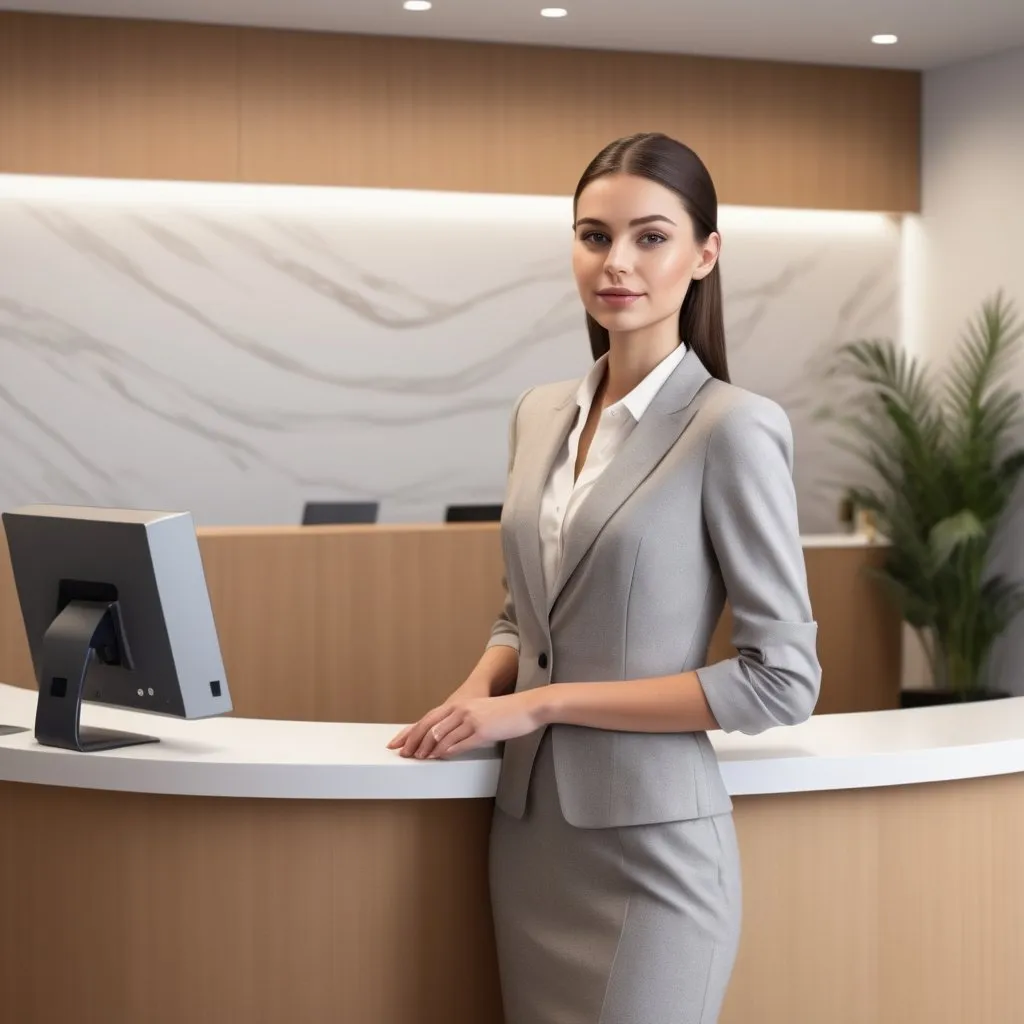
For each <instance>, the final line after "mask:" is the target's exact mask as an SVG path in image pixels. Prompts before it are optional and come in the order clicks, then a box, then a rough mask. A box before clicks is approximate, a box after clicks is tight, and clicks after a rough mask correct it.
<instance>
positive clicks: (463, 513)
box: [444, 505, 501, 523]
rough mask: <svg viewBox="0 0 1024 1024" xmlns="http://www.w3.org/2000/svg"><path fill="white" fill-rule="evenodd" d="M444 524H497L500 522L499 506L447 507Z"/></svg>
mask: <svg viewBox="0 0 1024 1024" xmlns="http://www.w3.org/2000/svg"><path fill="white" fill-rule="evenodd" d="M444 520H445V522H446V523H497V522H499V521H500V520H501V506H500V505H449V506H448V508H447V509H445V514H444Z"/></svg>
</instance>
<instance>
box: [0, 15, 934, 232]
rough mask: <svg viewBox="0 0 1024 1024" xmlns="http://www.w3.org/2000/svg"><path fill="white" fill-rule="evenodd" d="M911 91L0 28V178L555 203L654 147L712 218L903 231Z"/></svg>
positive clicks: (617, 62) (539, 50) (828, 72)
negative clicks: (643, 141) (179, 182)
mask: <svg viewBox="0 0 1024 1024" xmlns="http://www.w3.org/2000/svg"><path fill="white" fill-rule="evenodd" d="M610 84H613V85H614V87H610ZM920 90H921V79H920V75H919V74H918V73H916V72H904V71H887V70H878V69H858V68H838V67H817V66H812V65H803V64H782V63H769V62H759V61H741V60H723V59H713V58H703V57H690V56H673V55H666V54H638V53H609V52H599V51H589V50H567V49H558V48H551V47H529V46H513V45H495V44H483V43H467V42H449V41H440V40H426V39H401V38H393V37H372V36H345V35H336V34H328V33H307V32H288V31H278V30H267V29H252V28H228V27H217V26H207V25H185V24H170V23H161V22H149V21H147V22H134V21H126V20H119V19H89V18H70V17H61V16H49V15H32V14H20V13H15V12H0V171H7V172H19V173H36V174H63V175H86V176H93V175H99V176H109V177H143V178H180V179H200V180H219V181H248V182H289V183H303V184H322V185H352V186H368V187H384V188H415V189H442V190H456V191H471V192H496V193H529V194H533V193H536V194H556V195H565V194H568V193H571V192H572V191H573V189H574V187H575V184H576V181H577V179H578V177H579V175H580V174H581V173H582V171H583V168H584V167H585V166H586V164H587V162H588V161H589V160H590V159H591V157H593V156H594V154H595V153H596V152H597V151H598V150H599V149H600V148H601V147H602V146H604V145H605V144H606V143H607V142H609V141H611V140H612V139H614V138H616V137H618V136H620V135H627V134H631V133H633V132H637V131H664V132H667V133H669V134H671V135H674V136H676V137H678V138H681V139H682V140H683V141H685V142H687V143H688V144H689V145H691V146H692V147H693V148H694V149H696V150H697V152H698V153H700V155H701V156H702V157H703V159H704V160H705V162H706V163H707V164H708V167H709V168H710V170H711V172H712V175H713V177H714V179H715V182H716V185H717V187H718V192H719V198H720V201H721V202H723V203H735V204H747V205H754V206H782V207H805V208H814V209H860V210H883V211H892V212H916V211H918V210H919V209H920V154H919V144H918V139H919V131H920V106H921V101H920Z"/></svg>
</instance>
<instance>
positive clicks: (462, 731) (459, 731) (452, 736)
mask: <svg viewBox="0 0 1024 1024" xmlns="http://www.w3.org/2000/svg"><path fill="white" fill-rule="evenodd" d="M475 733H476V730H475V729H474V728H473V725H472V723H471V722H468V721H467V722H462V723H461V724H460V725H458V726H456V727H455V728H454V729H452V730H451V732H449V733H448V734H447V735H446V736H445V737H444V738H443V739H442V740H441V742H440V743H438V745H437V747H436V748H435V749H434V753H433V756H434V757H438V758H440V757H447V756H448V755H450V754H457V753H458V752H459V750H460V749H465V750H468V749H470V748H471V746H472V744H468V745H467V741H468V740H471V739H472V738H473V736H474V735H475Z"/></svg>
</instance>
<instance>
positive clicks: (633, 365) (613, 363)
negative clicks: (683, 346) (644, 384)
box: [601, 323, 679, 406]
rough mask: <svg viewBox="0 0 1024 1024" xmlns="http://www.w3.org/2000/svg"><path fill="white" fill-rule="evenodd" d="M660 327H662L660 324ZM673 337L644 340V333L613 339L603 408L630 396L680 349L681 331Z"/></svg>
mask: <svg viewBox="0 0 1024 1024" xmlns="http://www.w3.org/2000/svg"><path fill="white" fill-rule="evenodd" d="M658 326H661V325H660V324H659V325H658ZM668 326H669V327H671V333H669V332H667V331H664V330H662V331H659V332H658V334H656V335H654V334H652V335H648V336H647V337H643V336H642V335H641V333H640V332H631V333H629V334H611V335H610V336H609V343H610V344H609V349H608V369H607V371H606V373H605V379H604V388H603V391H604V394H603V395H602V396H601V397H602V405H606V406H607V405H614V403H615V402H618V401H619V400H620V399H622V398H624V397H625V396H626V395H628V394H629V393H630V391H632V390H633V388H635V387H636V386H637V384H639V383H640V381H642V380H643V379H644V377H646V376H647V375H648V374H649V373H650V372H651V371H652V370H653V369H654V368H655V367H656V366H657V365H658V364H659V363H660V362H661V361H662V360H663V359H666V358H668V356H670V355H671V354H672V353H673V352H674V351H675V350H676V348H678V347H679V335H678V334H677V333H676V332H677V331H678V327H677V326H676V324H675V323H671V324H669V325H668Z"/></svg>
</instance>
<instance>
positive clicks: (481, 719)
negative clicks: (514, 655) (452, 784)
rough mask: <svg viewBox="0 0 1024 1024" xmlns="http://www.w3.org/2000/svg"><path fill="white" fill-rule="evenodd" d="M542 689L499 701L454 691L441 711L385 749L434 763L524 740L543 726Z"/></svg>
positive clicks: (394, 740) (395, 739)
mask: <svg viewBox="0 0 1024 1024" xmlns="http://www.w3.org/2000/svg"><path fill="white" fill-rule="evenodd" d="M543 689H544V688H543V687H540V688H539V689H536V690H525V691H523V692H522V693H510V694H508V695H507V696H502V697H483V696H479V695H477V694H472V693H462V691H461V690H456V691H455V693H453V694H452V696H451V697H450V698H449V699H448V700H447V701H445V702H444V704H442V705H441V706H440V707H436V708H434V709H433V710H432V711H428V712H427V714H425V715H424V716H423V718H421V719H420V720H419V721H418V722H417V723H415V724H414V725H410V726H407V727H406V728H405V729H403V730H402V731H401V732H400V733H399V734H398V735H397V736H395V738H394V739H393V740H392V741H391V742H390V743H389V744H388V747H389V749H391V750H395V749H397V748H401V749H400V750H399V753H400V754H401V755H402V757H416V758H431V759H436V758H442V757H446V756H449V755H454V754H461V753H464V752H465V751H467V750H475V749H476V748H477V747H483V746H486V745H487V744H488V743H500V742H501V741H502V740H511V739H515V738H516V737H518V736H526V735H527V734H529V733H531V732H534V731H535V730H536V729H539V728H540V727H541V726H542V725H543V724H544V722H543V721H542V715H541V710H542V707H543Z"/></svg>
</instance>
